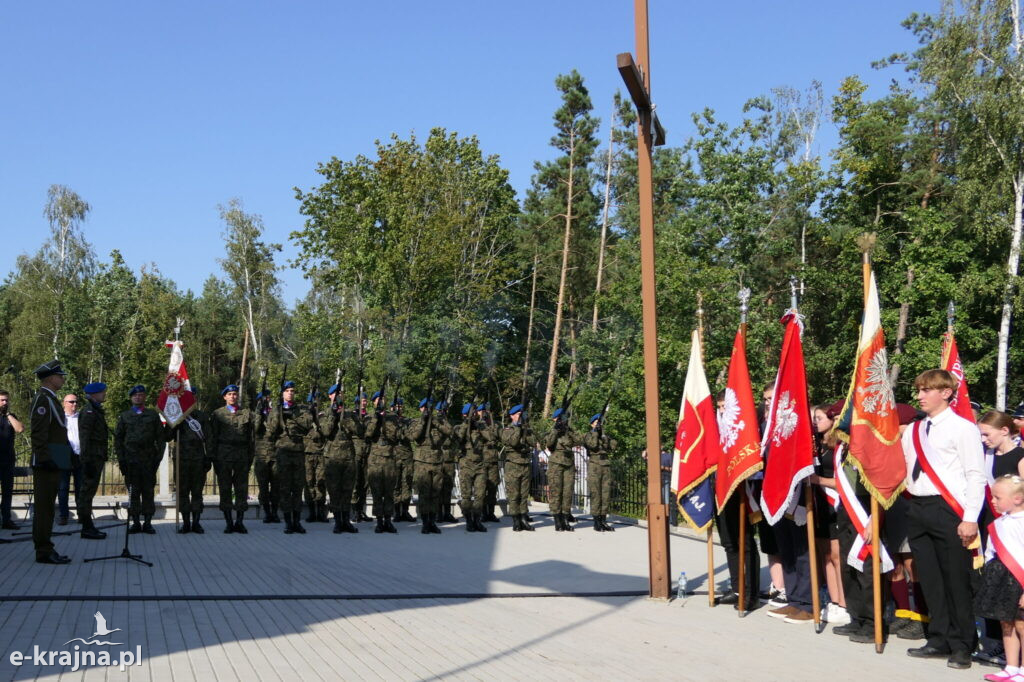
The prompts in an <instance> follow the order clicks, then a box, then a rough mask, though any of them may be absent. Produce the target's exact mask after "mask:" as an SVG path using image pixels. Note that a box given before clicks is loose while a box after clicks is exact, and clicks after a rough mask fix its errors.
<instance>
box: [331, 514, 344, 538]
mask: <svg viewBox="0 0 1024 682" xmlns="http://www.w3.org/2000/svg"><path fill="white" fill-rule="evenodd" d="M331 532H332V533H334V534H335V535H340V534H341V533H344V532H345V528H344V526H342V525H341V517H340V516H339V515H338V514H335V515H334V530H332V531H331Z"/></svg>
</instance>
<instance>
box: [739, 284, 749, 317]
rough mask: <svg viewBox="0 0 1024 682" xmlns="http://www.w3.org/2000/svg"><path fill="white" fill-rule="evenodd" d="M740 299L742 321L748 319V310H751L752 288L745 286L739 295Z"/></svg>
mask: <svg viewBox="0 0 1024 682" xmlns="http://www.w3.org/2000/svg"><path fill="white" fill-rule="evenodd" d="M737 298H739V299H740V322H746V321H747V311H748V310H750V306H749V303H750V288H749V287H743V288H742V289H740V293H739V294H738V295H737Z"/></svg>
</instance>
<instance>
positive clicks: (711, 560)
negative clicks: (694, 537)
mask: <svg viewBox="0 0 1024 682" xmlns="http://www.w3.org/2000/svg"><path fill="white" fill-rule="evenodd" d="M697 337H698V338H699V339H700V361H701V363H703V362H704V294H702V293H701V292H699V291H698V292H697ZM712 527H713V526H712V525H709V526H708V540H707V541H708V606H712V607H713V606H714V605H715V539H714V531H712Z"/></svg>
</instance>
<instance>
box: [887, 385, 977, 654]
mask: <svg viewBox="0 0 1024 682" xmlns="http://www.w3.org/2000/svg"><path fill="white" fill-rule="evenodd" d="M914 387H915V388H916V390H917V401H918V403H919V404H920V407H921V411H922V412H924V413H925V418H924V419H922V420H920V421H918V422H915V423H914V424H913V425H911V427H910V428H908V429H907V430H906V431H905V432H904V433H903V454H904V457H905V458H906V461H907V492H909V493H910V495H911V498H910V500H909V502H908V505H907V531H908V536H909V539H910V549H911V551H912V552H913V554H914V560H915V565H916V566H917V571H918V576H919V578H920V582H921V588H922V590H923V591H924V596H925V600H926V601H927V603H928V608H929V610H930V612H931V621H930V623H929V626H928V641H927V643H926V644H925V645H924V646H922V647H918V648H916V649H910V650H908V651H907V654H908V655H910V656H914V657H918V658H933V657H948V659H947V665H948V666H949V667H951V668H959V669H964V668H969V667H971V652H973V651H974V647H975V639H976V633H975V629H974V615H973V613H974V610H973V607H972V603H971V600H972V593H971V571H972V568H973V552H972V551H971V550H970V549H968V547H970V546H971V545H972V544H973V543H974V542H975V541H976V540H977V538H978V523H977V520H978V515H979V513H980V512H981V508H982V505H983V504H984V502H985V473H984V466H985V455H984V452H983V450H982V447H981V436H980V433H979V431H978V427H977V426H976V425H975V424H973V423H971V422H969V421H967V420H966V419H964V418H963V417H960V416H959V415H957V414H956V413H955V412H953V410H951V409H950V408H949V401H950V399H951V398H952V397H953V396H954V395H955V394H956V389H957V380H956V379H955V378H954V377H953V375H952V374H950V373H949V372H947V371H945V370H941V369H930V370H927V371H925V372H922V373H921V374H920V375H919V376H918V377H917V379H915V380H914Z"/></svg>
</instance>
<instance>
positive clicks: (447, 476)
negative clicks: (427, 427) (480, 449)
mask: <svg viewBox="0 0 1024 682" xmlns="http://www.w3.org/2000/svg"><path fill="white" fill-rule="evenodd" d="M441 405H442V409H443V412H445V413H446V414H447V412H448V407H449V405H448V403H446V402H442V403H441ZM461 456H462V444H461V443H459V442H458V441H457V439H456V438H454V436H452V437H449V438H448V440H447V442H446V444H445V449H444V465H443V466H442V467H441V496H440V500H439V501H440V503H441V508H440V509H439V511H438V520H439V521H441V522H442V523H457V522H458V519H457V518H455V516H453V515H452V491H454V490H455V474H456V465H457V464H458V462H459V457H461Z"/></svg>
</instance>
